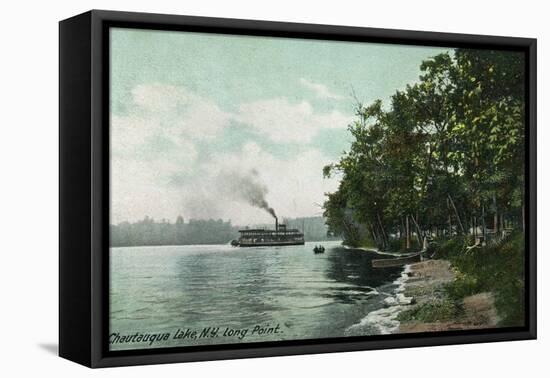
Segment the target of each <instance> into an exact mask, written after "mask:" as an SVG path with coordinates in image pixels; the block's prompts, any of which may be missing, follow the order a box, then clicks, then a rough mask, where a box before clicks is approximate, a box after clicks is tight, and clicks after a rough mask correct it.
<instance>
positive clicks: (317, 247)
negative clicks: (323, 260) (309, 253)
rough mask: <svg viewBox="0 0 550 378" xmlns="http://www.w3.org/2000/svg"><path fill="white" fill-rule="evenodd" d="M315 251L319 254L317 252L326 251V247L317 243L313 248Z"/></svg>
mask: <svg viewBox="0 0 550 378" xmlns="http://www.w3.org/2000/svg"><path fill="white" fill-rule="evenodd" d="M313 253H315V254H317V253H325V247H323V246H322V245H316V246H315V247H314V248H313Z"/></svg>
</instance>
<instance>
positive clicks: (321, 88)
mask: <svg viewBox="0 0 550 378" xmlns="http://www.w3.org/2000/svg"><path fill="white" fill-rule="evenodd" d="M300 84H302V85H303V86H304V87H306V88H307V89H309V90H311V91H313V92H314V93H315V95H316V96H317V97H318V98H322V99H328V100H342V99H343V98H344V96H341V95H339V94H336V93H332V92H331V91H330V90H329V89H328V87H327V86H326V85H324V84H320V83H314V82H313V81H310V80H308V79H305V78H301V79H300Z"/></svg>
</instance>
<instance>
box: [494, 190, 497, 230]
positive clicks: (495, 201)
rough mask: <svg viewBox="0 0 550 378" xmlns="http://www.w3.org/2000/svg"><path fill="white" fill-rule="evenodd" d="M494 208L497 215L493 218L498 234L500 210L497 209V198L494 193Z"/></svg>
mask: <svg viewBox="0 0 550 378" xmlns="http://www.w3.org/2000/svg"><path fill="white" fill-rule="evenodd" d="M493 206H494V207H495V215H494V216H493V231H494V233H495V234H498V209H497V196H496V195H495V194H494V193H493Z"/></svg>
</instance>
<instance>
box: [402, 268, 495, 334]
mask: <svg viewBox="0 0 550 378" xmlns="http://www.w3.org/2000/svg"><path fill="white" fill-rule="evenodd" d="M405 272H407V276H408V277H407V278H406V279H405V280H404V283H403V290H402V294H403V296H404V297H406V298H407V299H410V304H408V305H405V306H402V311H407V310H413V309H414V308H419V307H421V306H423V305H426V304H429V303H434V302H437V301H444V300H445V299H446V298H445V296H446V293H445V290H444V285H445V284H447V283H450V282H452V281H453V280H454V279H455V272H454V271H453V269H452V267H451V264H450V262H449V261H446V260H427V261H423V262H419V263H414V264H410V265H408V266H407V267H406V268H405ZM462 307H463V309H464V311H463V314H462V315H461V316H460V317H459V318H457V319H454V320H452V321H448V320H443V321H433V322H419V321H415V320H407V321H401V322H400V324H399V326H398V327H397V328H396V329H395V330H394V332H392V333H413V332H437V331H450V330H464V329H478V328H493V327H496V326H497V323H498V320H499V319H498V316H497V312H496V308H495V304H494V297H493V295H492V293H489V292H484V293H479V294H476V295H472V296H468V297H466V298H464V299H463V303H462Z"/></svg>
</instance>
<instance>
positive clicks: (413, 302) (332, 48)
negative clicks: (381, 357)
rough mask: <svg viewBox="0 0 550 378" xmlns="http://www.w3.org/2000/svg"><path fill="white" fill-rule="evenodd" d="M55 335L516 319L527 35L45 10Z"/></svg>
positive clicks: (514, 324) (270, 334)
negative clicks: (51, 67) (54, 121)
mask: <svg viewBox="0 0 550 378" xmlns="http://www.w3.org/2000/svg"><path fill="white" fill-rule="evenodd" d="M59 58H60V59H59V62H60V63H59V73H60V75H59V77H60V82H59V86H60V102H59V104H60V108H59V114H60V121H59V123H60V194H59V196H60V249H59V253H60V259H59V261H60V269H59V301H60V302H59V303H60V308H59V321H60V326H59V353H60V355H61V356H62V357H65V358H67V359H70V360H73V361H75V362H78V363H81V364H84V365H86V366H90V367H107V366H116V365H136V364H153V363H166V362H182V361H199V360H214V359H229V358H242V357H262V356H275V355H290V354H305V353H321V352H342V351H352V350H367V349H381V348H400V347H413V346H427V345H445V344H455V343H474V342H490V341H504V340H523V339H533V338H535V337H536V269H535V268H536V255H535V251H536V245H535V243H536V238H535V236H536V166H535V156H536V154H535V148H536V139H535V138H536V128H535V124H536V40H534V39H526V38H512V37H494V36H481V35H463V34H444V33H432V32H418V31H400V30H384V29H370V28H356V27H341V26H327V25H309V24H294V23H280V22H265V21H249V20H235V19H217V18H202V17H188V16H173V15H159V14H142V13H125V12H111V11H95V10H94V11H90V12H87V13H84V14H81V15H79V16H75V17H73V18H70V19H67V20H64V21H61V22H60V56H59Z"/></svg>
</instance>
